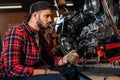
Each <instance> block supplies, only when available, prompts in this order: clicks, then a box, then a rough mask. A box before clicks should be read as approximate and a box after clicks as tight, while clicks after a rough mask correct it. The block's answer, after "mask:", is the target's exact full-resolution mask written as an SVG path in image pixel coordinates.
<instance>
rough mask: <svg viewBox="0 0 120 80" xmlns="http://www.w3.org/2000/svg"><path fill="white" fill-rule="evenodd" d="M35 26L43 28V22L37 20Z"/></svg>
mask: <svg viewBox="0 0 120 80" xmlns="http://www.w3.org/2000/svg"><path fill="white" fill-rule="evenodd" d="M37 27H38V28H39V30H44V29H45V27H44V25H43V22H42V21H41V20H40V19H39V20H38V21H37Z"/></svg>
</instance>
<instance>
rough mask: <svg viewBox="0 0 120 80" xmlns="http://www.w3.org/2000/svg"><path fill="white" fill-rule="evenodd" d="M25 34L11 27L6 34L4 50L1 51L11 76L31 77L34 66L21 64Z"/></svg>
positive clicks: (7, 71)
mask: <svg viewBox="0 0 120 80" xmlns="http://www.w3.org/2000/svg"><path fill="white" fill-rule="evenodd" d="M23 37H24V34H23V32H21V31H20V30H19V28H18V29H14V28H12V29H10V30H9V31H8V32H6V34H5V35H4V40H3V50H2V53H1V56H2V59H3V60H4V67H5V71H6V73H7V76H9V77H29V76H31V75H32V73H33V70H34V68H33V67H29V66H24V65H22V64H21V62H20V61H21V57H20V55H21V49H22V48H23V47H22V43H23V41H24V40H23Z"/></svg>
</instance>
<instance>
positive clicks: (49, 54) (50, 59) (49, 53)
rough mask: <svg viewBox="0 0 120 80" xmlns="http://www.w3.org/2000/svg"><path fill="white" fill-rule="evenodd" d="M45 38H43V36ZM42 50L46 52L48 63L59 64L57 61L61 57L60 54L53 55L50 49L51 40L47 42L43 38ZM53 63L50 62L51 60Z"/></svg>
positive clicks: (51, 45) (51, 46)
mask: <svg viewBox="0 0 120 80" xmlns="http://www.w3.org/2000/svg"><path fill="white" fill-rule="evenodd" d="M44 39H45V38H44ZM44 41H45V42H44V46H45V48H44V50H45V51H46V52H47V55H46V56H47V58H46V60H47V62H50V64H54V65H55V66H59V64H58V63H59V61H60V59H62V57H61V56H55V54H54V53H53V52H52V51H51V49H52V48H53V40H51V41H50V43H48V42H47V40H44ZM52 60H53V61H54V63H52V62H53V61H52Z"/></svg>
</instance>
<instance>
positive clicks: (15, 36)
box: [1, 23, 61, 77]
mask: <svg viewBox="0 0 120 80" xmlns="http://www.w3.org/2000/svg"><path fill="white" fill-rule="evenodd" d="M35 34H36V31H35V30H34V29H33V28H32V27H30V26H28V25H27V24H26V23H23V25H18V26H14V27H11V28H10V29H9V30H8V31H7V32H6V33H5V35H4V39H3V47H2V48H3V49H2V52H1V58H2V60H3V63H4V68H5V73H6V76H9V77H29V76H32V74H33V71H34V68H35V67H34V66H35V64H36V63H37V62H40V60H41V58H42V56H41V55H44V54H45V55H44V56H47V57H48V58H47V59H51V60H47V61H49V62H50V61H53V60H54V64H55V65H58V62H59V60H60V59H61V57H55V56H54V55H53V54H52V53H49V50H50V48H51V47H52V46H51V45H50V44H48V43H47V42H46V40H45V38H44V37H43V36H42V35H40V40H41V41H40V42H41V43H40V45H41V47H40V48H39V47H38V46H37V43H36V41H35ZM52 59H53V60H52Z"/></svg>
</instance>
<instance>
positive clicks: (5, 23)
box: [0, 12, 28, 37]
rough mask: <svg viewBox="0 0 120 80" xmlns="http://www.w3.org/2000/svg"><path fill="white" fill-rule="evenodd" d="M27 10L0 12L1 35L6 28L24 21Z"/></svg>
mask: <svg viewBox="0 0 120 80" xmlns="http://www.w3.org/2000/svg"><path fill="white" fill-rule="evenodd" d="M27 15H28V14H27V12H1V13H0V34H1V37H3V35H4V33H5V32H6V31H7V30H8V28H9V27H10V26H12V25H15V24H20V23H21V22H24V21H25V20H26V18H27Z"/></svg>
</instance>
